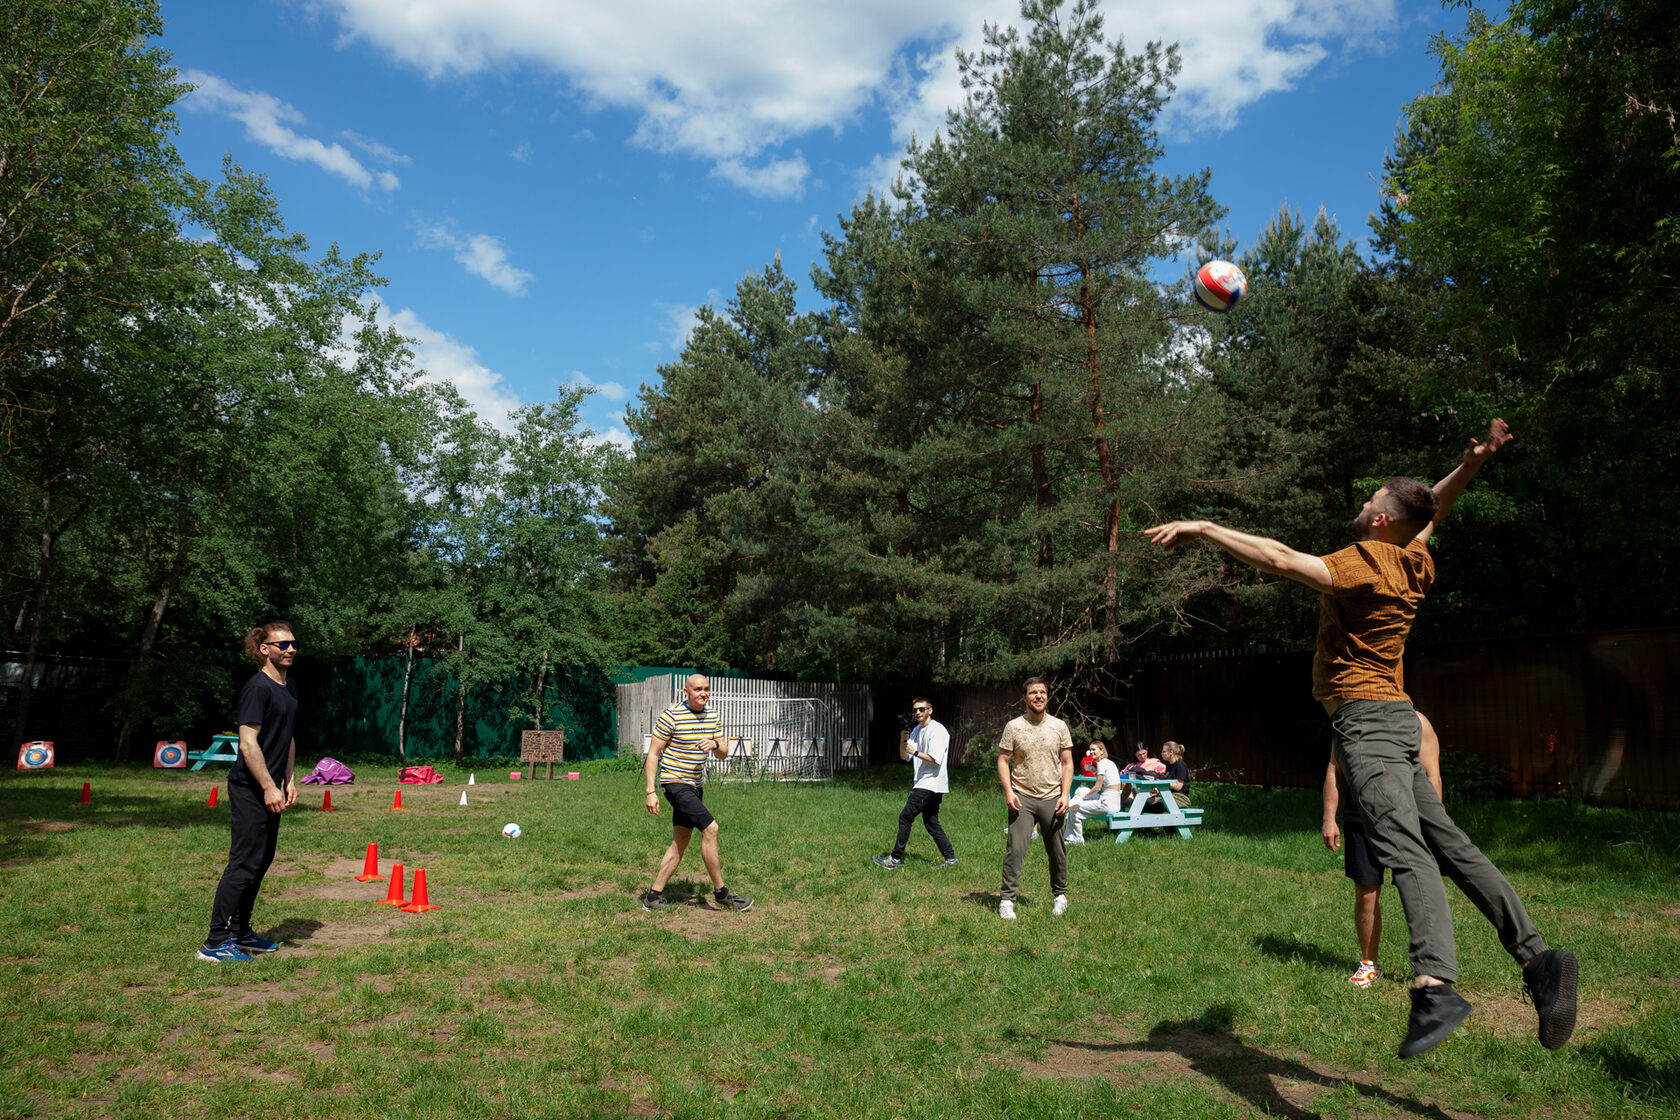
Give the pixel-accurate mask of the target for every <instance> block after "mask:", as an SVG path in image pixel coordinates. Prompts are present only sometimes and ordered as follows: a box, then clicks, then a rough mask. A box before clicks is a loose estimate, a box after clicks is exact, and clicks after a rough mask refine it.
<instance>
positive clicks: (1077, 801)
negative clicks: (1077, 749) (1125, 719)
mask: <svg viewBox="0 0 1680 1120" xmlns="http://www.w3.org/2000/svg"><path fill="white" fill-rule="evenodd" d="M1085 757H1086V758H1088V759H1090V760H1091V762H1092V763H1093V764H1094V766H1095V769H1096V772H1097V773H1096V778H1097V780H1096V782H1095V783H1093V784H1092V785H1091V786H1089V787H1081V788H1080V789H1077V790H1075V791H1074V792H1073V800H1072V801H1070V802H1068V809H1067V815H1066V816H1065V817H1064V818H1063V824H1062V843H1064V844H1083V843H1085V818H1086V817H1094V816H1096V815H1097V814H1098V813H1118V812H1119V811H1120V768H1119V767H1118V766H1116V765H1114V762H1113V761H1112V760H1111V759H1110V758H1109V757H1108V748H1107V747H1106V746H1104V745H1103V744H1102V743H1101V742H1096V743H1092V744H1091V745H1090V746H1089V747H1087V748H1086V750H1085Z"/></svg>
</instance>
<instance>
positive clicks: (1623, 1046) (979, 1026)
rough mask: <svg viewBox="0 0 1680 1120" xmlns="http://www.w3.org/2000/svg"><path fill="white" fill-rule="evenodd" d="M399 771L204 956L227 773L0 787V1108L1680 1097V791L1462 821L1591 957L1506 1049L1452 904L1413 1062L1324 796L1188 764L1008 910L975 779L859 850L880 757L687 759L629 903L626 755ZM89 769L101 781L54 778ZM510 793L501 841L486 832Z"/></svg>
mask: <svg viewBox="0 0 1680 1120" xmlns="http://www.w3.org/2000/svg"><path fill="white" fill-rule="evenodd" d="M440 769H443V772H444V773H445V775H446V776H447V778H448V780H447V781H446V782H445V784H443V785H440V786H431V787H415V786H405V787H403V796H404V801H405V803H406V805H407V806H408V811H407V812H403V813H393V812H390V811H389V810H388V806H389V805H390V803H391V794H392V791H393V789H394V788H395V784H394V776H395V775H394V768H392V767H391V766H390V765H389V763H388V762H386V763H384V764H379V765H377V766H375V765H372V764H364V765H362V766H359V767H358V772H359V773H360V775H361V779H360V781H359V782H358V784H357V785H355V786H350V787H339V788H338V789H335V790H334V791H333V801H334V804H335V805H336V806H338V807H339V808H340V810H341V811H339V812H335V813H322V812H320V811H319V810H318V808H317V807H318V806H319V804H320V800H321V794H320V791H319V790H315V789H310V788H309V787H305V792H304V794H303V797H302V800H301V802H300V804H299V806H298V807H297V808H296V809H294V810H292V811H290V812H289V813H288V815H287V817H286V820H285V822H284V825H283V827H282V830H281V837H280V853H279V857H278V859H277V860H276V862H275V865H274V868H273V870H272V871H271V872H270V874H269V878H268V880H267V883H266V885H265V886H264V889H263V894H262V898H261V900H260V902H259V904H258V908H257V914H256V928H257V929H258V931H259V932H263V933H266V934H267V935H268V936H270V937H273V938H275V939H277V940H281V941H284V942H285V943H286V947H285V948H284V949H283V950H282V951H281V952H280V953H278V954H275V955H273V956H271V957H267V958H263V959H261V960H259V961H257V962H256V963H254V964H251V965H243V966H218V965H212V964H206V963H203V962H200V961H197V960H196V959H195V958H194V955H193V951H194V949H195V947H196V945H197V944H198V942H199V940H200V939H201V938H202V937H203V936H204V927H205V925H206V923H207V921H208V916H209V908H210V899H211V894H212V892H213V890H214V887H215V883H216V880H217V878H218V876H219V874H220V872H221V868H222V864H223V862H224V860H225V858H226V851H227V843H228V829H227V810H226V799H225V796H224V798H223V799H222V807H221V808H218V809H214V810H212V809H207V808H206V807H205V801H206V798H207V797H208V795H209V792H210V789H211V787H212V786H213V785H214V784H215V783H216V782H217V781H218V780H219V776H220V775H222V774H225V768H221V767H218V768H215V769H213V770H206V771H204V772H202V773H200V774H182V773H179V772H154V771H151V770H141V769H137V768H126V769H125V768H119V767H78V768H73V769H64V770H59V771H51V772H36V773H26V774H7V775H5V776H3V777H0V958H3V959H0V993H3V994H4V997H5V1007H4V1009H3V1011H0V1049H3V1053H4V1061H3V1065H0V1115H3V1116H6V1117H22V1116H52V1117H60V1116H68V1117H102V1116H144V1117H189V1116H256V1115H265V1116H276V1117H472V1118H475V1120H483V1118H489V1117H620V1116H660V1117H664V1116H674V1117H730V1118H734V1117H743V1118H745V1117H860V1118H861V1117H879V1118H883V1120H885V1118H891V1117H905V1118H921V1117H946V1116H949V1117H991V1116H1004V1117H1039V1116H1043V1117H1060V1118H1075V1117H1099V1116H1100V1117H1114V1116H1121V1117H1140V1118H1154V1117H1237V1116H1255V1115H1262V1114H1271V1115H1282V1116H1290V1117H1337V1118H1342V1117H1348V1118H1351V1117H1388V1116H1416V1117H1427V1118H1431V1120H1446V1118H1449V1117H1452V1118H1456V1117H1531V1116H1570V1117H1575V1116H1589V1115H1590V1116H1604V1117H1621V1116H1626V1117H1641V1118H1643V1117H1651V1116H1657V1115H1664V1114H1680V1057H1677V1055H1680V873H1677V857H1680V818H1676V817H1674V816H1672V815H1663V814H1655V813H1635V812H1626V811H1619V810H1596V809H1590V808H1585V807H1582V806H1579V805H1575V804H1571V803H1566V802H1561V801H1556V802H1544V803H1541V802H1527V803H1494V804H1486V805H1467V806H1461V807H1459V809H1458V817H1459V820H1460V823H1462V824H1463V825H1464V826H1465V827H1466V829H1467V830H1468V831H1469V832H1470V833H1471V835H1472V836H1474V837H1476V838H1477V839H1478V840H1479V841H1481V842H1482V845H1483V847H1484V849H1485V850H1486V851H1487V852H1488V853H1489V854H1490V855H1491V856H1492V857H1493V858H1494V860H1495V861H1496V862H1497V863H1498V864H1499V865H1500V866H1501V867H1502V868H1503V869H1504V870H1505V872H1506V873H1507V875H1508V876H1509V877H1510V878H1511V880H1512V881H1513V882H1514V883H1515V885H1516V887H1517V890H1518V891H1519V893H1520V894H1521V895H1522V896H1523V898H1524V899H1525V901H1526V902H1527V904H1528V907H1529V909H1530V911H1531V912H1532V913H1533V915H1534V917H1535V920H1536V922H1537V923H1538V924H1539V925H1540V928H1541V930H1542V932H1543V933H1544V934H1545V936H1546V937H1547V939H1548V941H1550V943H1551V944H1553V945H1556V946H1560V947H1564V948H1569V949H1572V950H1573V951H1574V952H1575V953H1576V954H1578V955H1579V957H1580V959H1581V975H1582V980H1581V1016H1580V1024H1579V1026H1578V1028H1577V1030H1576V1034H1575V1038H1574V1040H1573V1041H1572V1042H1571V1043H1570V1045H1569V1046H1568V1047H1567V1048H1566V1049H1564V1050H1561V1051H1558V1052H1555V1053H1553V1052H1548V1051H1545V1050H1543V1049H1541V1047H1540V1046H1539V1044H1538V1043H1537V1042H1536V1041H1535V1039H1534V1017H1533V1013H1532V1011H1531V1010H1530V1008H1529V1006H1528V1004H1527V1003H1526V1002H1525V1000H1524V999H1523V996H1522V990H1521V985H1520V976H1519V973H1518V970H1517V968H1516V967H1515V965H1514V964H1512V962H1511V961H1510V960H1509V958H1507V957H1506V956H1505V955H1504V953H1503V951H1502V950H1501V949H1500V947H1499V945H1498V943H1497V941H1496V940H1495V938H1494V936H1493V934H1492V932H1491V930H1490V928H1489V927H1488V926H1487V924H1486V923H1485V922H1484V921H1483V920H1482V919H1481V917H1480V915H1478V914H1477V913H1475V911H1474V909H1473V908H1472V907H1471V906H1470V905H1469V904H1468V903H1466V902H1465V901H1464V899H1463V898H1462V896H1460V895H1458V894H1457V892H1456V890H1451V889H1449V893H1450V894H1451V896H1452V899H1453V904H1454V913H1455V917H1456V918H1457V919H1458V931H1459V932H1458V943H1459V949H1460V957H1461V961H1460V964H1461V980H1460V990H1461V991H1462V992H1463V993H1464V994H1465V996H1466V997H1467V998H1468V999H1469V1000H1470V1001H1471V1003H1473V1004H1474V1005H1475V1007H1476V1011H1475V1014H1474V1015H1473V1016H1472V1017H1471V1018H1470V1020H1469V1022H1468V1023H1467V1024H1466V1026H1465V1027H1464V1028H1463V1029H1462V1030H1461V1031H1460V1032H1459V1033H1458V1034H1457V1035H1455V1036H1454V1037H1453V1038H1451V1039H1450V1040H1448V1041H1447V1042H1446V1043H1445V1044H1444V1045H1442V1046H1441V1047H1439V1048H1438V1049H1437V1050H1435V1051H1434V1052H1432V1053H1430V1054H1428V1055H1426V1056H1424V1057H1422V1058H1419V1059H1415V1060H1413V1061H1411V1062H1401V1061H1400V1060H1398V1059H1397V1058H1395V1057H1394V1048H1395V1046H1396V1044H1397V1043H1398V1042H1399V1039H1400V1035H1401V1033H1402V1031H1403V1028H1404V1022H1405V1015H1406V1006H1407V1005H1406V995H1405V990H1404V989H1405V985H1404V981H1405V980H1406V979H1407V977H1408V976H1409V970H1408V968H1407V967H1406V964H1405V926H1404V921H1403V919H1402V917H1401V914H1400V909H1399V904H1398V900H1397V899H1396V898H1395V897H1394V896H1393V894H1392V891H1388V892H1385V895H1384V901H1385V903H1386V904H1387V905H1386V915H1387V918H1388V928H1387V931H1386V936H1385V941H1384V952H1383V958H1384V959H1383V964H1384V965H1385V967H1386V968H1387V969H1388V971H1389V974H1390V979H1389V980H1385V981H1382V982H1380V983H1379V984H1378V985H1376V986H1375V987H1373V988H1372V989H1371V990H1369V991H1360V990H1358V989H1355V988H1353V987H1351V986H1349V985H1348V984H1347V983H1345V977H1346V975H1347V974H1348V972H1349V970H1350V967H1351V965H1352V964H1353V963H1354V957H1355V956H1356V954H1355V952H1354V943H1353V934H1352V930H1351V924H1350V914H1351V898H1352V895H1351V891H1350V889H1349V887H1348V884H1347V882H1346V880H1344V879H1343V878H1342V875H1341V866H1340V857H1336V856H1331V855H1330V854H1329V853H1328V852H1326V851H1325V850H1324V849H1323V846H1322V845H1321V843H1320V842H1319V839H1318V835H1317V819H1318V812H1317V795H1316V793H1315V792H1279V793H1264V792H1261V791H1258V790H1253V789H1246V788H1236V787H1228V786H1227V787H1220V786H1211V787H1210V786H1200V787H1198V790H1197V794H1198V796H1197V798H1196V801H1197V804H1199V805H1202V806H1204V807H1205V808H1206V810H1207V824H1206V825H1204V827H1203V828H1202V829H1201V830H1200V831H1199V833H1198V834H1197V836H1196V837H1195V838H1194V839H1192V840H1189V841H1182V840H1179V839H1177V838H1176V837H1173V836H1170V835H1167V836H1155V837H1140V838H1138V839H1136V840H1134V841H1133V842H1131V843H1129V844H1126V845H1123V846H1116V845H1113V844H1111V843H1109V842H1108V841H1107V839H1106V835H1105V834H1102V833H1100V832H1099V831H1098V830H1097V829H1096V828H1094V827H1093V828H1092V829H1091V830H1090V832H1089V835H1090V836H1091V838H1092V841H1093V842H1092V843H1089V844H1087V845H1086V846H1085V847H1083V848H1074V849H1072V850H1071V853H1070V855H1071V864H1072V871H1071V877H1072V881H1071V888H1070V892H1069V893H1070V898H1071V900H1072V909H1071V911H1070V912H1069V913H1068V914H1067V915H1066V916H1065V917H1063V918H1053V917H1051V915H1050V912H1049V911H1050V898H1049V897H1048V891H1047V881H1048V880H1047V874H1046V869H1045V863H1044V856H1043V853H1042V851H1040V850H1038V849H1035V850H1034V851H1033V853H1032V854H1031V856H1029V858H1028V861H1027V867H1026V871H1025V873H1024V875H1023V880H1022V899H1021V905H1020V911H1021V918H1020V920H1019V921H1016V922H1013V923H1005V922H1002V921H999V920H998V918H997V916H996V905H997V888H998V868H999V861H1000V856H1001V851H1002V842H1003V823H1004V811H1003V807H1002V802H1001V798H1000V796H999V795H998V793H997V791H996V789H995V778H991V777H988V775H987V774H984V773H979V774H971V775H962V776H960V778H959V782H958V788H956V789H954V790H953V792H952V794H951V795H950V796H948V797H947V799H946V803H945V808H944V811H943V814H942V815H943V818H944V821H945V825H946V829H947V831H948V832H950V834H951V837H952V840H953V841H954V843H955V844H956V847H957V852H958V855H959V856H960V857H961V860H962V863H961V866H959V867H957V868H953V869H949V870H939V869H935V868H934V866H933V859H932V857H933V856H934V855H935V852H934V849H933V845H932V843H931V842H930V841H929V840H928V838H927V836H926V834H925V833H923V832H921V830H920V826H919V825H918V829H917V832H916V833H915V834H914V835H913V838H912V840H911V844H910V851H909V858H908V859H907V861H906V863H905V866H904V867H903V868H902V869H900V870H898V871H892V872H889V871H883V870H881V869H879V868H876V867H875V866H873V865H872V864H871V863H870V862H869V857H870V856H871V855H874V854H876V853H879V852H882V851H885V850H886V849H887V848H888V847H889V846H890V844H891V839H892V831H893V827H894V823H895V820H896V817H897V813H898V810H899V807H900V806H901V805H902V804H903V799H904V793H905V786H906V784H907V783H906V782H905V781H904V772H903V771H902V770H900V769H897V768H895V769H893V770H891V771H889V772H885V773H882V774H877V775H870V776H867V777H862V778H859V779H855V780H851V781H843V782H836V783H833V784H828V785H809V786H798V785H790V786H774V787H772V786H766V785H752V786H747V787H742V786H741V785H739V784H718V785H715V786H714V787H713V788H712V789H711V790H710V791H709V792H708V795H707V801H708V804H709V805H711V806H712V808H713V810H714V812H716V813H717V815H718V817H719V819H720V821H721V822H722V829H723V833H722V840H723V845H722V846H723V858H724V867H725V871H726V873H727V877H728V880H729V884H730V886H731V887H732V888H734V889H735V890H737V891H738V892H741V893H744V894H749V895H752V896H753V897H754V898H755V899H756V900H757V901H756V905H755V906H754V907H753V909H752V910H751V911H750V912H748V913H745V914H738V913H734V912H724V911H716V910H712V909H709V908H707V907H706V906H704V905H703V899H704V897H705V895H706V894H707V891H706V887H707V884H706V881H705V875H704V872H703V870H702V868H701V866H700V863H699V852H698V850H691V852H690V854H689V857H688V860H687V861H686V862H685V863H684V865H683V867H682V868H681V869H680V870H679V871H678V873H677V877H676V879H675V880H673V882H672V885H671V888H670V889H669V890H668V892H667V893H668V897H670V898H671V899H672V900H673V902H674V903H675V905H674V906H673V907H672V908H671V909H670V910H669V911H667V912H665V913H662V914H648V913H644V912H643V911H642V910H641V909H640V908H639V906H638V905H637V903H636V894H637V892H638V891H639V890H642V889H644V888H645V887H646V885H647V883H648V880H649V878H650V877H651V874H652V870H653V867H654V865H655V863H656V862H657V860H658V857H659V854H660V852H661V851H662V850H663V848H664V845H665V843H666V842H667V840H668V839H669V836H670V818H669V815H668V812H667V815H662V816H661V817H660V818H658V819H657V820H654V819H651V818H649V817H648V816H647V814H646V813H645V812H644V811H643V809H642V806H641V790H642V786H641V780H642V779H641V777H640V775H639V774H635V773H628V772H624V771H622V770H614V769H612V768H611V767H610V764H585V765H584V774H583V777H582V779H581V780H579V781H575V782H566V781H555V782H552V783H548V782H540V781H539V782H519V783H513V782H509V781H508V780H507V776H506V772H507V767H506V766H505V765H504V766H502V767H501V768H500V769H494V770H485V769H481V770H479V771H478V772H477V776H478V780H479V784H478V785H475V786H474V787H472V789H471V790H470V791H469V794H470V796H469V804H468V805H467V806H466V807H465V808H462V807H460V806H459V805H458V804H457V802H458V800H459V798H460V794H461V790H462V788H463V785H464V783H465V780H466V777H467V773H466V771H461V772H459V773H457V772H455V771H454V770H451V769H447V768H440ZM83 781H91V782H92V787H93V802H92V804H91V805H86V806H80V805H76V804H74V802H75V801H76V799H77V796H78V795H79V793H80V791H81V785H82V782H83ZM507 821H517V822H519V823H520V824H521V825H522V826H524V829H525V834H524V836H523V837H522V838H521V839H519V840H515V841H508V840H504V839H502V837H501V836H500V829H501V826H502V825H503V824H504V823H505V822H507ZM370 841H374V842H377V843H378V844H379V848H380V855H381V871H388V870H389V866H390V861H391V860H392V859H398V860H401V861H402V862H403V863H404V864H405V865H407V867H408V868H409V869H410V873H411V874H412V869H413V868H415V867H425V868H426V869H427V877H428V881H429V887H430V894H431V901H432V902H434V903H437V904H439V906H440V907H441V908H440V909H438V910H435V911H432V912H431V913H428V914H423V915H412V914H402V913H395V912H393V911H392V908H390V907H385V906H377V905H375V902H376V901H377V900H379V899H381V898H383V897H384V896H385V890H386V884H385V883H383V882H372V883H357V882H355V881H354V879H353V876H354V875H355V873H356V872H357V871H359V870H360V868H361V862H362V857H363V854H364V852H365V850H366V846H367V844H368V843H369V842H370Z"/></svg>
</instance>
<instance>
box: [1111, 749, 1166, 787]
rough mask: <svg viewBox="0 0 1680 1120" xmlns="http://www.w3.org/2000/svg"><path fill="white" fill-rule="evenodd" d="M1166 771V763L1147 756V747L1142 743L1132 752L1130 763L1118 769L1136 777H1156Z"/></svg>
mask: <svg viewBox="0 0 1680 1120" xmlns="http://www.w3.org/2000/svg"><path fill="white" fill-rule="evenodd" d="M1166 772H1167V764H1166V763H1164V762H1162V761H1161V760H1160V759H1158V758H1150V757H1149V748H1148V747H1146V746H1144V745H1143V744H1142V743H1139V744H1138V745H1137V750H1136V751H1133V752H1132V762H1131V765H1129V766H1127V767H1126V768H1125V769H1124V770H1122V771H1120V773H1122V774H1130V775H1132V776H1134V777H1138V778H1156V777H1159V776H1160V775H1162V774H1165V773H1166Z"/></svg>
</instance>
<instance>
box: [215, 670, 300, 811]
mask: <svg viewBox="0 0 1680 1120" xmlns="http://www.w3.org/2000/svg"><path fill="white" fill-rule="evenodd" d="M297 709H298V695H297V682H296V681H294V680H292V679H291V678H290V677H288V678H286V683H285V684H279V683H277V682H276V681H275V680H274V678H272V677H270V676H269V675H268V674H267V673H264V672H262V671H261V670H258V671H257V672H256V673H255V674H253V675H252V677H251V679H250V680H248V681H246V682H245V687H244V688H242V689H240V690H239V723H240V724H241V725H244V724H247V723H255V724H258V725H260V726H258V728H257V746H258V747H259V748H260V749H261V750H262V756H263V765H264V766H266V767H268V776H269V777H270V778H273V779H274V784H275V785H284V784H285V782H286V755H287V754H288V753H289V752H290V751H291V747H292V736H293V733H294V730H295V728H296V727H297ZM228 781H230V782H238V783H240V784H241V785H248V786H250V785H256V784H257V783H256V780H255V779H254V778H252V777H251V770H250V768H249V767H247V766H246V765H245V756H244V755H243V754H242V755H240V756H239V760H238V761H236V762H235V763H234V764H233V766H232V767H231V768H230V769H229V770H228Z"/></svg>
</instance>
